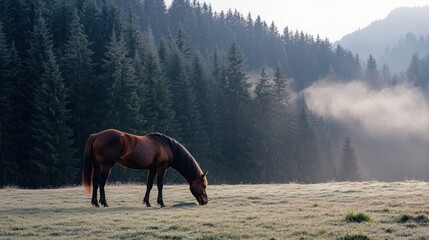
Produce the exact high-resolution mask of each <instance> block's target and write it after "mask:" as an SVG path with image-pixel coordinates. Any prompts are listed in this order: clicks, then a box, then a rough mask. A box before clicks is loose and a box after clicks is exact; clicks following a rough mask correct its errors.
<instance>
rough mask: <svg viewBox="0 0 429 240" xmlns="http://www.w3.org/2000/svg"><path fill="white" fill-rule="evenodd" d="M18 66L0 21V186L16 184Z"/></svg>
mask: <svg viewBox="0 0 429 240" xmlns="http://www.w3.org/2000/svg"><path fill="white" fill-rule="evenodd" d="M18 67H19V60H18V54H17V52H16V49H15V46H13V45H10V44H8V42H7V40H6V36H5V34H4V32H3V23H2V22H1V21H0V112H1V113H2V114H1V116H0V169H2V170H1V171H0V186H3V185H6V184H16V179H14V178H15V177H14V175H15V174H14V172H16V171H17V170H18V164H17V163H15V162H14V161H13V152H12V151H11V148H12V146H11V139H12V136H11V135H12V123H11V115H12V110H13V102H12V96H13V94H14V92H15V91H16V89H15V88H14V86H15V84H16V82H15V81H16V77H17V71H18Z"/></svg>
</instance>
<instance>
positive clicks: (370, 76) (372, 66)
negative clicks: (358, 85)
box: [366, 54, 378, 83]
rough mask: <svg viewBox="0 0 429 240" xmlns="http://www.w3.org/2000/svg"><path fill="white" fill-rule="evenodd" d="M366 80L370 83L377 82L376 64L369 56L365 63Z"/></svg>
mask: <svg viewBox="0 0 429 240" xmlns="http://www.w3.org/2000/svg"><path fill="white" fill-rule="evenodd" d="M366 79H367V80H368V81H370V82H372V83H375V82H376V81H377V80H378V70H377V62H376V61H375V58H374V57H373V56H372V55H371V54H370V55H369V57H368V60H367V62H366Z"/></svg>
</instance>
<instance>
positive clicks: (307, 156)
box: [293, 96, 321, 183]
mask: <svg viewBox="0 0 429 240" xmlns="http://www.w3.org/2000/svg"><path fill="white" fill-rule="evenodd" d="M298 107H299V109H298V111H299V112H298V121H297V129H296V131H297V134H298V135H297V136H296V139H295V144H294V145H295V151H294V155H293V157H294V158H295V161H296V173H295V174H296V180H298V181H303V182H306V183H311V182H317V181H318V180H319V178H320V174H321V173H320V155H319V149H318V146H317V141H316V137H315V134H314V131H313V129H312V127H311V125H310V123H309V116H308V115H309V112H308V109H307V105H306V103H305V99H304V97H303V96H301V97H300V100H299V103H298Z"/></svg>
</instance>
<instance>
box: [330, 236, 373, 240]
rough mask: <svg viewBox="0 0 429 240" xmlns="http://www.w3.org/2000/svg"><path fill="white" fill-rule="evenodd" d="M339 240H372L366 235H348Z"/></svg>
mask: <svg viewBox="0 0 429 240" xmlns="http://www.w3.org/2000/svg"><path fill="white" fill-rule="evenodd" d="M337 240H370V238H369V237H367V236H365V235H347V236H345V237H341V238H337Z"/></svg>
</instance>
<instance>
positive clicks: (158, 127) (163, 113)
mask: <svg viewBox="0 0 429 240" xmlns="http://www.w3.org/2000/svg"><path fill="white" fill-rule="evenodd" d="M145 43H146V44H145V48H144V61H143V69H144V73H143V75H144V76H145V89H146V91H145V105H144V109H145V120H146V121H145V130H146V131H148V132H153V131H156V132H162V133H165V134H168V135H171V136H174V135H175V133H176V132H178V131H179V129H178V126H177V122H176V118H175V113H174V111H173V110H172V101H171V92H170V85H169V83H168V81H167V80H166V79H165V77H164V74H163V72H162V68H161V63H160V58H159V56H158V52H157V50H156V46H155V43H154V39H153V36H152V33H151V32H150V30H149V31H147V32H146V34H145Z"/></svg>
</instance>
